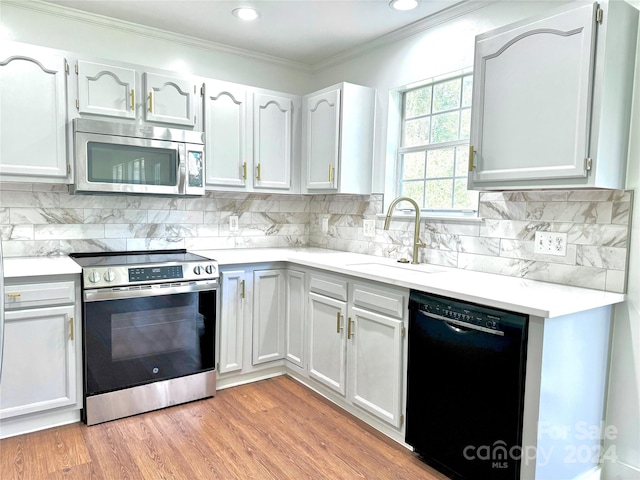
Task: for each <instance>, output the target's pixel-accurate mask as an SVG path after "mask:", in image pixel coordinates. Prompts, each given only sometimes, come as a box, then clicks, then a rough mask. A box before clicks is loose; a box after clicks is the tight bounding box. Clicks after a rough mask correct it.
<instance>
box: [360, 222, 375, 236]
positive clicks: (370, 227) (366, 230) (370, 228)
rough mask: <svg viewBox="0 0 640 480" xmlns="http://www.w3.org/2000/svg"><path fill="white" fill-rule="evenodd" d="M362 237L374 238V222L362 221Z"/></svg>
mask: <svg viewBox="0 0 640 480" xmlns="http://www.w3.org/2000/svg"><path fill="white" fill-rule="evenodd" d="M362 235H364V236H365V237H375V236H376V221H375V220H363V221H362Z"/></svg>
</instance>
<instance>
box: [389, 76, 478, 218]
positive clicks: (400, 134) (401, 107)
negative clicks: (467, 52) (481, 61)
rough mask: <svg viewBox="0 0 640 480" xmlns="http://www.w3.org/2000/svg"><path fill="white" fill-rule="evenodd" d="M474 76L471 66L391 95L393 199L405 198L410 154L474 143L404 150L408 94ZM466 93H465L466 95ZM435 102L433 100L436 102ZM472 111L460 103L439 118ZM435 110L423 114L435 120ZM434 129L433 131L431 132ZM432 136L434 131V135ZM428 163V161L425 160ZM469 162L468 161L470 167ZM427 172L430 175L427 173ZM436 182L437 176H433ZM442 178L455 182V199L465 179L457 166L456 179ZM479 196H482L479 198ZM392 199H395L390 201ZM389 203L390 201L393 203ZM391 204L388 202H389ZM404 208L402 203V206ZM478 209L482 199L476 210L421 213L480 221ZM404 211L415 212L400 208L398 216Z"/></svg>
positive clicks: (467, 144) (436, 209)
mask: <svg viewBox="0 0 640 480" xmlns="http://www.w3.org/2000/svg"><path fill="white" fill-rule="evenodd" d="M469 75H471V76H473V68H471V67H469V68H465V69H462V70H457V71H454V72H450V73H447V74H444V75H439V76H437V77H431V78H428V79H425V80H423V81H420V82H416V83H413V84H410V85H406V86H404V87H401V88H397V89H395V90H394V91H392V92H391V97H390V103H389V106H390V113H391V107H393V108H394V109H395V111H394V112H392V114H391V115H390V116H389V126H390V128H391V127H392V124H394V130H395V140H396V141H395V142H393V143H395V145H394V146H393V147H394V150H395V153H394V154H393V155H392V156H390V157H391V158H393V160H394V164H395V165H394V175H393V177H394V181H393V185H390V184H387V190H389V187H391V188H392V191H393V194H394V195H393V197H392V198H395V197H398V196H401V195H402V186H403V183H405V182H406V181H405V180H403V166H404V162H403V158H402V157H403V155H405V154H408V153H416V152H424V155H425V157H426V155H427V154H428V152H429V151H430V150H440V149H444V148H452V147H453V148H457V147H460V146H463V147H467V148H468V146H469V144H470V139H469V138H467V139H464V140H460V139H458V140H452V141H447V142H439V143H435V144H432V143H431V142H429V143H428V144H423V145H412V146H408V147H403V146H402V142H403V138H404V129H405V125H406V121H407V119H406V117H405V95H406V94H407V92H411V91H415V90H418V89H420V88H424V87H426V86H429V85H431V86H433V85H435V84H439V83H444V82H447V81H450V80H455V79H457V78H459V79H462V78H463V77H465V76H469ZM462 93H463V92H461V95H462ZM432 101H433V99H432ZM467 108H468V109H469V111H471V106H469V107H462V104H460V106H458V107H457V108H455V109H449V110H442V111H439V112H437V113H436V114H435V115H440V114H444V113H449V112H454V111H461V110H464V109H467ZM435 115H434V113H433V111H432V109H431V110H430V112H429V114H428V115H422V117H425V116H429V117H433V116H435ZM420 117H421V116H420V115H418V116H416V117H411V118H410V120H411V119H414V118H420ZM459 122H462V117H460V119H459ZM459 127H460V123H459ZM430 130H431V129H430ZM430 135H431V132H430ZM425 161H426V158H425ZM466 163H467V162H465V164H466ZM425 173H426V172H425ZM433 178H434V179H435V178H436V177H433ZM437 178H438V179H442V180H451V181H452V200H453V195H454V194H455V184H456V178H462V177H460V176H456V172H455V165H454V171H453V172H452V176H448V177H437ZM428 180H429V177H426V176H424V177H423V178H421V179H415V182H416V183H419V182H423V183H426V182H427V181H428ZM409 182H411V180H409ZM478 197H479V195H478ZM390 200H391V199H390ZM390 200H389V201H390ZM385 203H387V202H385ZM401 205H402V204H401ZM478 208H479V198H478V203H476V206H475V208H473V209H454V208H447V209H439V208H428V207H427V208H421V209H420V211H421V213H423V214H426V215H427V216H436V217H453V218H477V217H478ZM402 211H407V212H409V211H411V212H413V208H410V209H402V208H400V209H398V213H400V212H402Z"/></svg>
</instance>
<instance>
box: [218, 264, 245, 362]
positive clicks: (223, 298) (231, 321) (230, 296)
mask: <svg viewBox="0 0 640 480" xmlns="http://www.w3.org/2000/svg"><path fill="white" fill-rule="evenodd" d="M220 277H221V281H220V320H219V324H220V327H219V328H220V344H219V345H220V349H219V350H220V360H219V371H220V373H226V372H233V371H235V370H242V345H243V342H244V337H243V331H244V328H243V327H244V297H245V272H244V270H232V271H227V272H221V273H220Z"/></svg>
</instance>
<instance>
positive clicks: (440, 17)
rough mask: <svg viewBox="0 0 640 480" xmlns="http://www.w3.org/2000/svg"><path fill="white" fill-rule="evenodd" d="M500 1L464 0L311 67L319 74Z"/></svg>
mask: <svg viewBox="0 0 640 480" xmlns="http://www.w3.org/2000/svg"><path fill="white" fill-rule="evenodd" d="M498 1H499V0H486V1H476V0H463V1H462V2H460V3H457V4H455V5H453V6H451V7H448V8H446V9H445V10H441V11H440V12H438V13H435V14H433V15H429V16H428V17H425V18H423V19H422V20H418V21H417V22H413V23H411V24H409V25H407V26H406V27H402V28H399V29H398V30H394V31H393V32H390V33H387V34H386V35H383V36H381V37H378V38H377V39H375V40H372V41H370V42H367V43H364V44H362V45H360V46H358V47H354V48H351V49H349V50H345V51H344V52H342V53H339V54H337V55H334V56H332V57H330V58H328V59H326V60H323V61H321V62H319V63H316V64H314V65H313V66H312V67H311V69H312V71H313V72H318V71H321V70H323V69H325V68H328V67H332V66H334V65H337V64H340V63H343V62H346V61H348V60H351V59H353V58H355V57H358V56H361V55H364V54H365V53H367V52H370V51H372V50H375V49H377V48H381V47H384V46H387V45H390V44H392V43H395V42H398V41H400V40H404V39H406V38H409V37H412V36H413V35H417V34H419V33H422V32H425V31H427V30H430V29H432V28H434V27H437V26H439V25H442V24H443V23H446V22H450V21H451V20H455V19H456V18H459V17H462V16H464V15H467V14H469V13H472V12H475V11H476V10H480V9H482V8H485V7H487V6H488V5H491V4H493V3H498Z"/></svg>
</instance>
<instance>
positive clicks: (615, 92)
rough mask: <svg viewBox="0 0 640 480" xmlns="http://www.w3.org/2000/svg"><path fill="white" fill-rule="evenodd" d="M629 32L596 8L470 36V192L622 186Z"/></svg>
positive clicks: (633, 28) (558, 12) (626, 20)
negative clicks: (472, 48) (473, 42)
mask: <svg viewBox="0 0 640 480" xmlns="http://www.w3.org/2000/svg"><path fill="white" fill-rule="evenodd" d="M637 28H638V11H637V10H636V9H635V8H633V7H632V6H631V5H629V4H627V3H626V2H623V1H620V2H619V1H611V2H607V1H604V2H601V3H600V4H598V3H592V4H584V3H579V4H569V5H565V6H563V7H560V8H558V9H555V10H553V11H552V12H551V13H550V14H546V15H544V16H540V17H536V18H532V19H528V20H525V21H522V22H518V23H516V24H512V25H508V26H505V27H502V28H499V29H497V30H494V31H491V32H488V33H485V34H482V35H479V36H478V37H476V51H475V65H474V91H473V107H472V123H471V148H470V158H469V164H470V165H469V166H470V171H469V188H470V189H474V190H509V189H537V188H584V187H586V188H612V189H621V188H624V186H625V184H624V182H625V180H624V177H625V170H626V157H627V150H628V145H629V127H630V116H631V97H632V91H633V73H634V64H635V45H636V42H637Z"/></svg>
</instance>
